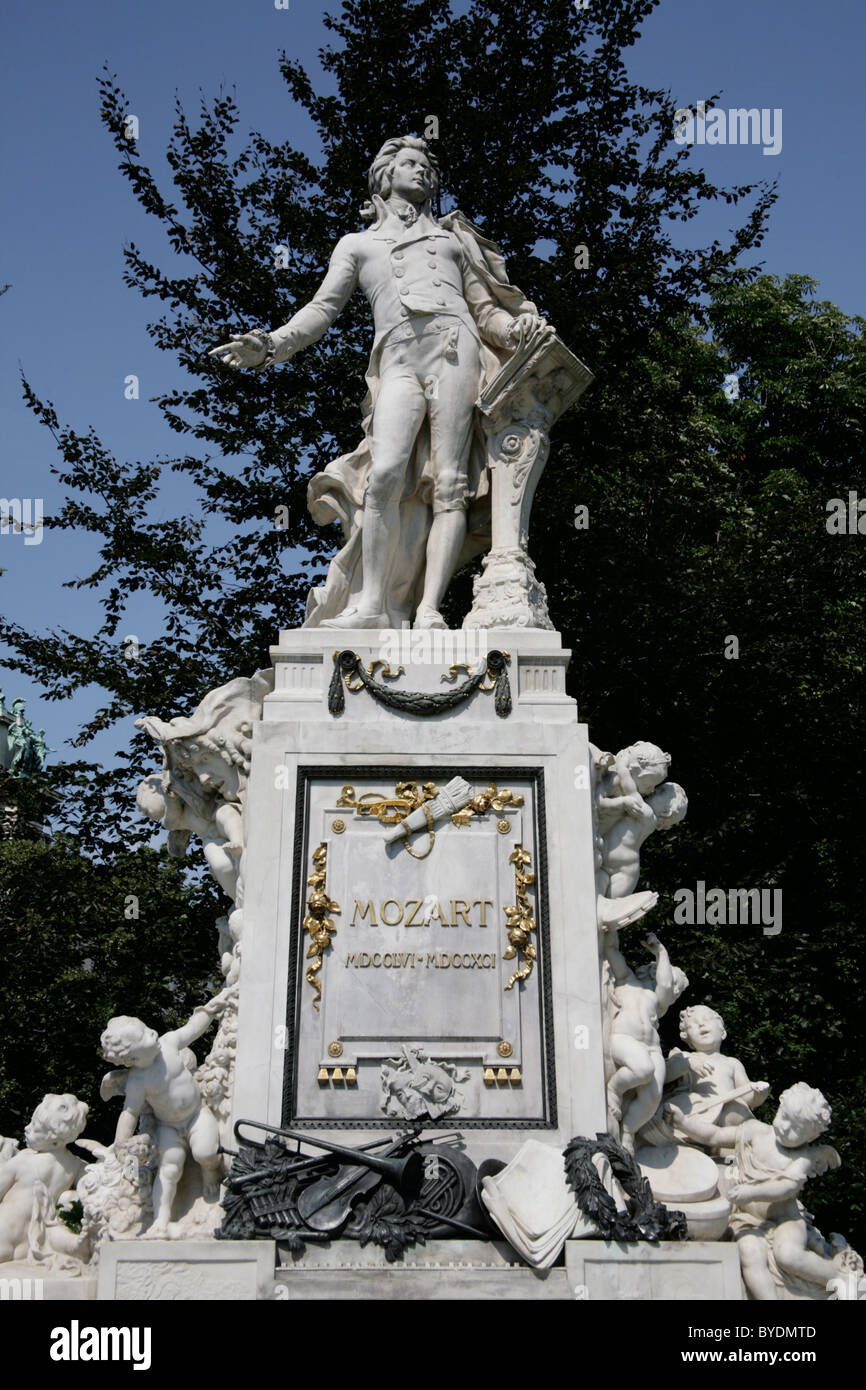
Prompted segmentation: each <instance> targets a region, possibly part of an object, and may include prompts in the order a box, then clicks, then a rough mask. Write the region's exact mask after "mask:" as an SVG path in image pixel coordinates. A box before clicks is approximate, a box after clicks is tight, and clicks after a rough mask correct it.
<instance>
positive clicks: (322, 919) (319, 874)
mask: <svg viewBox="0 0 866 1390" xmlns="http://www.w3.org/2000/svg"><path fill="white" fill-rule="evenodd" d="M327 863H328V846H327V845H326V844H324V843H322V844H321V845H319V847H318V849H314V850H313V872H312V873H311V874H310V877H309V878H308V879H307V883H308V884H309V886H310V888H311V889H312V892H311V893H310V896H309V898H308V899H307V915H306V916H305V918H304V931H308V932H309V933H310V936H311V938H312V940H311V941H310V946H309V950H308V951H307V960H310V958H311V957H312V961H311V963H310V964H309V965H308V966H307V970H306V976H305V978H306V981H307V984H310V985H312V986H313V989H314V990H315V991H316V993H315V997H314V998H313V1008H314V1009H318V1008H319V1007H320V1005H319V1000H320V999H321V997H322V982H321V980H320V979H319V978H318V974H317V972H318V971H320V970H321V968H322V957H323V956H324V954H325V952H326V951H327V949H328V947H329V946H330V944H331V937H332V935H333V934H334V933H335V932H336V930H337V928H336V925H335V923H334V921H333V918H331V917H329V916H328V913H329V912H339V911H340V907H339V904H338V903H335V902H334V900H333V898H329V897H328V894H327V893H326V891H325V879H326V876H327Z"/></svg>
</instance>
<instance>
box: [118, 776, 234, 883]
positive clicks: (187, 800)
mask: <svg viewBox="0 0 866 1390" xmlns="http://www.w3.org/2000/svg"><path fill="white" fill-rule="evenodd" d="M198 775H204V776H208V777H209V776H210V774H209V773H204V774H194V773H193V772H192V771H191V769H189V768H186V769H181V768H179V767H178V765H177V763H176V764H175V768H174V770H173V773H172V774H171V775H170V776H167V775H166V773H165V772H162V773H159V772H154V773H151V775H150V776H149V777H145V778H144V780H143V781H141V782H139V784H138V791H137V793H136V800H137V802H138V806H139V809H140V810H142V811H143V812H144V814H145V815H146V816H150V818H151V820H158V821H160V822H161V823H162V824H163V825H164V826H165V828H166V830H167V831H168V852H169V854H170V855H171V856H172V858H173V859H182V858H183V857H184V855H185V854H186V851H187V847H188V845H189V840H190V836H191V835H198V837H199V839H200V840H201V843H202V851H203V853H204V857H205V860H206V862H207V866H208V868H209V869H210V871H211V874H212V875H213V877H214V878H215V879H216V881H217V883H218V884H219V886H220V888H222V890H223V892H224V893H225V894H226V895H227V896H228V897H230V898H232V899H233V900H234V898H235V897H236V895H237V886H238V874H239V872H240V857H241V854H242V853H243V848H244V846H243V821H242V817H241V808H240V805H239V804H237V803H234V802H226V801H224V802H220V803H218V804H216V805H208V803H207V798H206V797H205V796H204V795H202V794H201V792H200V791H199V789H198V787H197V785H196V778H197V776H198Z"/></svg>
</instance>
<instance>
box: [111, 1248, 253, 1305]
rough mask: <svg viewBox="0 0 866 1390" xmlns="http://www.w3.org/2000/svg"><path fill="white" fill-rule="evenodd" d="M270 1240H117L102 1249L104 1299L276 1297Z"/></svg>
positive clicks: (244, 1299)
mask: <svg viewBox="0 0 866 1390" xmlns="http://www.w3.org/2000/svg"><path fill="white" fill-rule="evenodd" d="M275 1263H276V1253H275V1246H274V1242H273V1241H271V1240H226V1241H219V1240H118V1241H111V1242H109V1243H108V1244H107V1245H105V1246H103V1249H102V1252H101V1255H100V1260H99V1290H98V1294H97V1297H98V1298H99V1299H100V1301H111V1300H113V1301H116V1302H118V1303H149V1302H166V1303H167V1302H171V1303H178V1302H186V1301H187V1300H199V1299H207V1300H212V1299H214V1300H216V1299H222V1300H230V1301H231V1302H232V1303H237V1302H248V1301H251V1300H254V1299H257V1298H268V1297H270V1296H271V1295H272V1291H273V1279H274V1266H275Z"/></svg>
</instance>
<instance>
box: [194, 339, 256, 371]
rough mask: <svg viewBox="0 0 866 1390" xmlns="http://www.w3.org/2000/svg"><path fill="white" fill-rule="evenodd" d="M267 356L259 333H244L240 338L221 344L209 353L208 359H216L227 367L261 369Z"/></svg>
mask: <svg viewBox="0 0 866 1390" xmlns="http://www.w3.org/2000/svg"><path fill="white" fill-rule="evenodd" d="M267 355H268V354H267V350H266V349H265V347H264V346H263V344H262V338H261V335H260V334H258V333H243V334H242V335H241V337H240V338H232V339H230V341H229V342H227V343H220V345H219V347H215V348H211V350H210V352H209V353H208V357H216V358H217V360H218V361H220V362H223V363H225V365H226V366H227V367H261V366H262V364H263V362H264V360H265V358H266V357H267Z"/></svg>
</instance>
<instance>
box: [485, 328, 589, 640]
mask: <svg viewBox="0 0 866 1390" xmlns="http://www.w3.org/2000/svg"><path fill="white" fill-rule="evenodd" d="M592 380H593V376H592V372H590V371H589V369H588V368H587V367H585V366H584V365H583V363H582V362H580V361H579V360H578V358H576V357H575V356H574V354H573V353H572V352H570V351H569V349H568V348H567V347H566V346H565V344H564V343H563V342H561V340H560V339H559V338H557V336H556V334H555V332H554V330H553V329H552V328H550V327H549V326H548V327H545V328H542V329H541V330H540V331H539V332H537V333H535V334H533V335H532V337H530V338H529V339H528V340H527V341H526V342H525V343H523V344H522V345H521V346H520V347H518V349H517V351H516V352H515V353H514V356H513V357H512V358H510V359H509V361H508V362H507V363H506V365H505V367H503V369H502V370H501V371H500V372H499V373H498V375H497V376H496V377H495V378H494V380H493V381H492V382H490V384H489V385H488V386H487V387H486V388H485V390H484V391H483V392H482V394H481V396H480V397H479V398H478V401H477V402H476V404H477V407H478V409H479V411H480V412H481V416H482V423H483V427H484V431H485V434H486V436H487V466H488V468H489V469H490V491H491V513H492V516H491V521H492V536H491V539H492V544H491V547H490V550H489V552H488V554H487V555H485V557H484V560H483V563H482V571H481V574H479V575H478V576H477V577H476V580H475V586H474V590H473V602H472V608H471V610H470V612H469V613H468V614H467V616H466V618H465V619H464V621H463V626H464V627H465V628H472V627H484V628H488V627H531V628H547V629H552V628H553V623H552V622H551V621H550V616H549V614H548V611H547V593H546V591H545V588H544V585H543V584H542V583H541V582H540V581H539V580H538V579H536V577H535V565H534V564H533V562H532V559H531V558H530V555H529V551H528V539H529V514H530V512H531V510H532V500H533V497H534V496H535V489H536V487H537V485H538V480H539V478H540V477H541V474H542V472H543V470H544V465H545V464H546V463H547V456H548V454H549V452H550V430H551V428H552V426H553V424H554V422H555V421H556V420H557V419H558V418H559V416H560V415H561V414H562V413H563V412H564V411H565V410H567V409H568V407H569V406H570V405H573V404H574V402H575V401H576V400H577V399H578V397H579V396H580V395H581V394H582V393H583V391H585V390H586V387H587V386H588V385H589V383H590V382H591V381H592Z"/></svg>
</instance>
